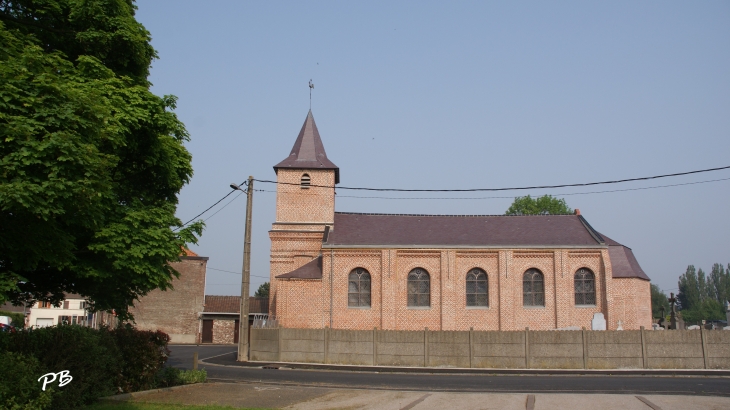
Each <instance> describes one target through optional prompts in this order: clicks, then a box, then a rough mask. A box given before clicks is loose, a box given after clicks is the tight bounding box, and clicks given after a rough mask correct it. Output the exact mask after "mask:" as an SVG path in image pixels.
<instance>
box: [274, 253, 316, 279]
mask: <svg viewBox="0 0 730 410" xmlns="http://www.w3.org/2000/svg"><path fill="white" fill-rule="evenodd" d="M276 278H277V279H322V255H319V256H318V257H316V258H314V259H312V260H311V261H310V262H307V263H305V264H304V265H302V266H301V267H299V268H297V269H294V270H293V271H291V272H289V273H285V274H283V275H278V276H277V277H276Z"/></svg>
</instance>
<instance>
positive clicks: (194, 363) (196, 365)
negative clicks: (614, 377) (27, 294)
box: [193, 352, 198, 370]
mask: <svg viewBox="0 0 730 410" xmlns="http://www.w3.org/2000/svg"><path fill="white" fill-rule="evenodd" d="M193 370H198V352H195V353H193Z"/></svg>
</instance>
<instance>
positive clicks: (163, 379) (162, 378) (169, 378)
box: [154, 366, 182, 388]
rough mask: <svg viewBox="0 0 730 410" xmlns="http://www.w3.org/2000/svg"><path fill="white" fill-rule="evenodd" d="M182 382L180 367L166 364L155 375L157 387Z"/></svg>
mask: <svg viewBox="0 0 730 410" xmlns="http://www.w3.org/2000/svg"><path fill="white" fill-rule="evenodd" d="M180 384H182V382H181V381H180V369H176V368H174V367H168V366H164V367H163V368H162V369H160V371H159V372H157V374H156V375H155V385H154V387H155V388H160V387H172V386H177V385H180Z"/></svg>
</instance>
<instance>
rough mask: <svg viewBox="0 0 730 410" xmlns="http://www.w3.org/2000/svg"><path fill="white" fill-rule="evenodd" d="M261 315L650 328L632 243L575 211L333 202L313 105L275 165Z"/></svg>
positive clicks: (335, 179)
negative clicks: (385, 207) (433, 209)
mask: <svg viewBox="0 0 730 410" xmlns="http://www.w3.org/2000/svg"><path fill="white" fill-rule="evenodd" d="M274 171H275V173H276V177H277V182H278V183H277V196H276V220H275V222H274V223H273V225H272V228H271V230H270V231H269V237H270V239H271V256H270V258H271V259H270V260H271V264H270V266H271V274H270V275H271V277H270V279H271V291H270V292H271V298H270V314H271V315H273V316H275V317H276V318H277V319H278V320H279V323H280V325H281V326H284V327H295V328H323V327H325V326H328V327H330V328H335V329H374V328H377V329H386V330H423V329H424V328H428V329H430V330H469V329H474V330H522V329H525V328H528V327H529V328H530V329H534V330H551V329H565V328H576V327H577V328H582V327H585V328H588V329H591V326H592V320H593V319H594V318H598V317H600V316H601V315H602V317H603V318H604V319H605V321H606V327H607V329H609V330H611V329H617V328H623V329H639V327H640V326H645V327H647V328H650V327H651V297H650V291H649V277H648V276H647V275H646V273H645V272H644V271H643V270H642V269H641V267H640V265H639V263H638V261H637V260H636V257H635V256H634V254H633V251H632V250H631V249H630V248H628V247H626V246H624V245H622V244H620V243H618V242H616V241H614V240H612V239H610V238H608V237H607V236H606V235H604V234H602V233H601V232H599V231H598V230H596V229H594V228H593V227H592V226H591V225H590V224H589V223H588V221H587V219H586V218H585V217H584V216H582V215H581V214H580V212H579V211H578V210H576V212H575V214H573V215H529V216H505V215H416V214H411V215H409V214H368V213H351V212H336V211H335V190H336V184H338V183H339V182H340V171H339V168H338V167H337V166H336V165H335V164H334V163H333V162H332V161H330V160H329V159H328V158H327V154H326V152H325V149H324V144H323V143H322V139H321V137H320V135H319V131H318V130H317V125H316V124H315V122H314V117H313V116H312V112H311V111H310V112H309V113H308V114H307V118H306V119H305V121H304V125H303V126H302V128H301V131H300V132H299V135H298V137H297V139H296V141H295V143H294V147H293V148H292V150H291V153H290V155H289V156H288V157H287V158H286V159H284V160H283V161H281V162H280V163H278V164H277V165H275V166H274Z"/></svg>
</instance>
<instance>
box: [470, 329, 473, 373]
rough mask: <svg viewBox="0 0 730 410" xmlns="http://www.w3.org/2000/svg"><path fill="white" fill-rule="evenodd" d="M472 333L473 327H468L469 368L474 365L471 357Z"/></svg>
mask: <svg viewBox="0 0 730 410" xmlns="http://www.w3.org/2000/svg"><path fill="white" fill-rule="evenodd" d="M473 333H474V328H473V327H470V328H469V368H472V367H474V365H473V364H472V360H473V357H474V336H473Z"/></svg>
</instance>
